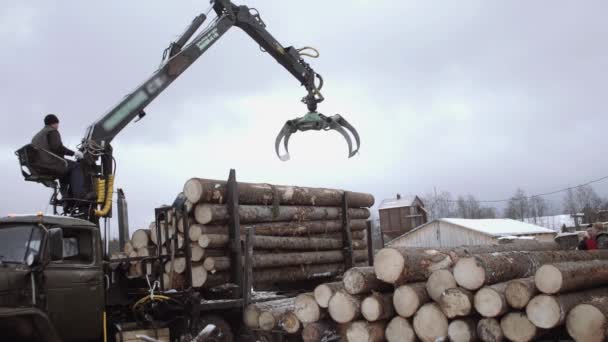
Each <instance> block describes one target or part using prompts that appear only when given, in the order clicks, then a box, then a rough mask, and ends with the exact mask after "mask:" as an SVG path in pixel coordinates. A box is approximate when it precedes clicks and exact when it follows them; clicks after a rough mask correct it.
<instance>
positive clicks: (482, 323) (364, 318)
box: [294, 242, 608, 342]
mask: <svg viewBox="0 0 608 342" xmlns="http://www.w3.org/2000/svg"><path fill="white" fill-rule="evenodd" d="M558 248H560V247H559V245H557V244H554V243H539V242H524V243H521V242H512V244H501V245H496V246H471V247H466V248H453V249H440V250H432V249H420V248H418V249H416V248H409V249H401V248H390V247H389V248H386V249H383V250H381V251H379V252H378V254H377V255H376V259H375V260H374V267H373V268H372V267H355V268H353V269H351V270H348V271H347V272H346V273H345V274H344V275H343V279H342V281H341V282H333V283H325V284H321V285H319V286H317V288H316V289H315V291H314V292H313V293H306V294H303V295H301V296H299V297H298V298H300V299H299V300H296V301H298V302H299V303H294V307H295V308H297V309H294V313H295V314H296V317H297V318H298V319H299V320H300V323H301V325H302V330H301V331H298V333H299V334H301V336H302V339H303V340H304V341H307V342H312V341H323V340H324V339H325V340H327V338H328V336H333V335H339V336H341V338H342V341H418V340H420V341H440V340H448V339H449V340H450V341H508V340H511V341H532V340H536V339H539V338H541V337H553V338H555V336H562V337H564V335H563V334H567V333H569V334H570V336H571V337H572V338H574V339H575V340H576V341H604V340H605V339H606V337H607V336H606V334H607V330H606V329H607V327H608V252H607V251H601V250H599V251H564V250H559V249H558ZM386 250H391V251H388V252H387V251H386ZM395 252H396V253H395ZM391 254H392V255H399V256H401V258H398V260H393V259H391V258H389V257H386V256H387V255H391ZM382 255H384V257H382V258H381V256H382ZM400 260H401V261H400ZM471 260H475V261H476V263H471ZM459 263H464V266H466V267H464V266H463V265H459ZM514 263H520V264H524V265H525V266H526V267H527V268H526V269H525V270H524V269H522V267H521V265H513V264H514ZM471 264H474V265H475V268H473V271H470V269H469V268H468V267H469V266H470V265H471ZM395 265H397V266H395ZM387 268H389V269H390V270H388V271H387ZM463 270H467V272H470V274H469V277H468V278H467V277H466V276H465V275H464V274H461V273H457V272H463ZM479 270H482V272H480V271H479ZM479 275H482V276H481V278H479V279H473V281H471V279H470V278H472V277H475V276H479ZM374 276H375V277H374ZM381 276H382V277H387V278H385V279H391V280H392V281H390V282H387V281H386V280H383V279H382V278H380V277H381ZM463 279H464V280H463ZM480 279H481V280H480ZM477 283H481V284H482V285H481V286H471V284H477ZM436 287H438V288H439V289H437V288H436ZM446 287H447V288H446ZM431 294H432V295H431ZM322 331H324V332H325V333H321V332H322ZM560 334H561V335H560ZM566 337H567V335H566Z"/></svg>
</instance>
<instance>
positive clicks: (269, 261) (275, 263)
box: [205, 251, 368, 271]
mask: <svg viewBox="0 0 608 342" xmlns="http://www.w3.org/2000/svg"><path fill="white" fill-rule="evenodd" d="M354 256H355V261H356V262H359V261H366V260H367V257H368V256H367V251H355V253H354ZM207 259H210V260H209V261H207ZM343 260H344V255H343V254H342V252H341V251H326V252H302V253H281V254H279V253H277V254H271V253H269V254H254V255H253V258H252V260H251V261H252V265H253V268H276V267H281V266H295V265H313V264H315V265H316V264H331V263H336V262H341V261H343ZM205 261H207V262H208V264H207V265H208V266H210V268H211V269H209V268H208V267H207V266H206V267H205V268H207V270H209V271H211V270H214V271H225V270H228V269H229V268H230V258H229V257H207V258H205Z"/></svg>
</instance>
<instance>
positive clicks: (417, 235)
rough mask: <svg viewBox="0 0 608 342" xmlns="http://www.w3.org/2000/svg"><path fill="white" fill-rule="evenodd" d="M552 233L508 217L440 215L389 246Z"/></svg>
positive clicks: (492, 241)
mask: <svg viewBox="0 0 608 342" xmlns="http://www.w3.org/2000/svg"><path fill="white" fill-rule="evenodd" d="M555 235H556V233H555V232H554V231H553V230H551V229H547V228H544V227H540V226H537V225H534V224H530V223H526V222H521V221H516V220H511V219H459V218H442V219H437V220H433V221H431V222H429V223H426V224H423V225H422V226H420V227H418V228H415V229H413V230H411V231H409V232H407V233H405V234H403V235H401V236H399V237H397V238H395V239H393V240H391V241H390V242H389V243H388V245H389V246H407V247H433V248H438V247H457V246H470V245H488V244H498V243H499V239H501V238H524V237H527V238H535V239H536V240H539V241H553V238H554V237H555Z"/></svg>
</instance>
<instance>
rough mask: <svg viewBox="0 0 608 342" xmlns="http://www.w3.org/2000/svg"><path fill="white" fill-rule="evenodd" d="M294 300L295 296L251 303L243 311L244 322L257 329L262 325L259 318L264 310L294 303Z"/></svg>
mask: <svg viewBox="0 0 608 342" xmlns="http://www.w3.org/2000/svg"><path fill="white" fill-rule="evenodd" d="M293 301H294V299H293V298H284V299H277V300H272V301H267V302H260V303H254V304H249V305H247V307H246V308H245V310H244V311H243V322H244V323H245V326H246V327H248V328H250V329H257V328H259V327H260V324H259V318H260V314H261V313H262V312H264V311H267V310H270V309H271V308H273V307H281V306H285V305H289V303H293Z"/></svg>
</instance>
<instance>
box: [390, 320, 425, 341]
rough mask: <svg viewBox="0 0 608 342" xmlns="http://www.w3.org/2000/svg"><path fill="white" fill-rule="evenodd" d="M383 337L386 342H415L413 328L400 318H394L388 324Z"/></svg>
mask: <svg viewBox="0 0 608 342" xmlns="http://www.w3.org/2000/svg"><path fill="white" fill-rule="evenodd" d="M384 335H385V337H386V340H387V341H388V342H415V341H416V340H417V339H416V332H414V327H413V326H412V324H410V322H409V321H408V320H407V319H405V318H403V317H401V316H396V317H394V318H393V319H392V320H391V321H390V322H389V323H388V325H387V326H386V331H385V332H384Z"/></svg>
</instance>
